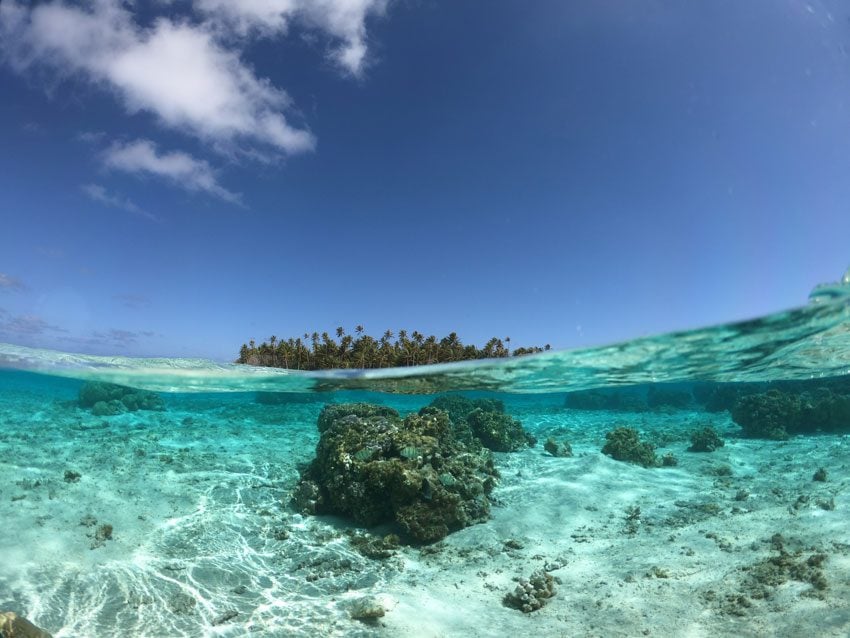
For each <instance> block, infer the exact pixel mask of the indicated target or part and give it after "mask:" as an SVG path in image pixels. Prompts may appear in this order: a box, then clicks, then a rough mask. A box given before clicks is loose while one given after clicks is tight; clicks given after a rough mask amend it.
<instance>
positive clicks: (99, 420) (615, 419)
mask: <svg viewBox="0 0 850 638" xmlns="http://www.w3.org/2000/svg"><path fill="white" fill-rule="evenodd" d="M846 290H847V288H846V286H841V285H836V286H833V287H824V288H821V289H819V290H818V291H816V292H817V294H816V295H814V297H813V301H812V303H810V304H809V305H807V306H806V307H804V308H801V309H797V310H793V311H790V312H787V313H782V314H777V315H774V316H770V317H765V318H762V319H758V320H755V321H749V322H745V323H738V324H733V325H727V326H720V327H713V328H709V329H704V330H697V331H693V332H686V333H678V334H671V335H664V336H660V337H652V338H644V339H636V340H634V341H630V342H627V343H622V344H617V345H615V346H610V347H603V348H595V349H589V350H581V351H572V352H555V353H546V354H542V355H539V356H534V357H528V358H521V359H514V360H502V361H486V362H477V363H464V364H453V365H441V366H432V367H421V368H412V369H396V370H381V371H337V372H325V373H293V372H286V371H279V370H270V369H257V368H247V367H243V366H231V365H219V364H214V363H211V362H206V361H197V360H172V359H155V360H154V359H151V360H131V359H122V358H118V357H114V358H101V357H89V356H80V355H71V354H65V353H58V352H49V351H40V350H31V349H27V348H22V347H17V346H13V345H0V362H2V366H0V521H2V532H0V533H2V537H0V539H1V540H0V552H1V553H0V557H1V558H2V565H3V567H2V570H0V609H10V610H14V611H16V612H19V613H21V614H23V615H25V616H27V617H28V618H29V619H31V620H32V621H34V622H35V623H36V624H38V625H39V626H41V627H43V628H44V629H46V630H48V631H50V632H51V633H52V634H53V635H54V636H68V637H72V636H73V637H79V636H83V637H85V636H96V637H101V636H103V637H105V636H122V637H125V636H174V637H176V636H192V637H195V636H245V635H251V636H254V635H256V636H434V637H436V636H496V635H509V634H510V633H512V632H534V633H536V634H537V635H541V636H639V635H656V636H725V635H736V636H799V635H817V636H847V635H850V496H848V487H850V473H848V472H849V471H850V436H848V434H846V433H843V432H841V431H837V432H832V433H818V434H812V433H806V434H800V435H797V436H792V437H791V438H789V439H788V440H785V441H773V440H764V439H750V438H743V437H742V436H741V428H740V426H739V425H738V424H737V423H735V422H734V421H733V419H732V418H731V416H730V413H729V411H726V410H723V411H716V412H710V411H708V410H707V408H706V406H705V405H704V404H703V403H701V402H700V401H699V400H698V397H699V396H702V395H704V394H705V392H702V394H701V389H702V390H705V388H707V387H710V386H707V385H706V383H707V382H713V383H723V384H729V383H737V384H750V385H748V386H736V387H751V388H755V389H758V390H765V389H768V388H770V387H781V388H787V387H791V386H789V384H788V382H791V381H793V382H801V381H807V382H808V383H810V384H815V386H817V385H819V384H827V385H830V387H835V388H839V390H840V391H843V390H841V389H842V388H844V387H845V385H844V384H843V379H842V377H843V376H844V375H847V374H848V372H850V321H848V318H850V317H848V312H850V309H848V304H847V299H848V297H847V294H846ZM848 378H850V377H848ZM91 380H99V381H107V382H113V383H120V384H125V385H128V386H132V387H136V388H143V389H148V390H153V391H157V392H161V393H162V395H161V396H162V398H163V401H164V407H165V409H164V410H163V411H144V410H142V411H137V412H127V413H123V414H118V415H114V416H97V415H95V414H93V413H92V411H91V410H90V409H87V408H84V407H81V406H80V405H79V404H78V401H77V399H78V393H79V391H80V388H81V387H82V385H83V383H84V382H86V381H91ZM653 387H654V388H656V389H657V388H664V389H667V390H670V389H672V390H676V391H680V392H681V391H684V392H686V393H689V395H690V396H692V397H695V398H692V399H691V400H689V401H688V403H687V404H685V405H678V406H673V405H660V406H658V405H656V406H654V407H653V406H645V405H644V406H643V407H641V409H639V410H633V409H623V408H622V407H616V406H601V407H599V408H598V409H593V410H588V409H576V408H575V407H569V403H568V402H566V401H565V394H566V393H568V392H574V391H579V390H587V389H591V388H596V389H600V388H601V389H603V390H604V391H606V392H612V391H613V390H615V389H617V390H618V391H621V392H627V393H629V394H630V395H633V396H638V397H640V398H642V399H645V397H646V396H647V393H648V392H650V390H651V388H653ZM813 387H814V386H813ZM263 391H274V392H279V393H284V394H282V395H281V396H282V397H283V398H282V399H280V400H278V401H277V402H276V403H274V404H269V403H264V402H258V401H257V394H256V393H257V392H263ZM446 391H464V392H466V393H469V394H470V396H487V397H497V398H499V399H501V400H503V401H504V403H505V407H506V411H507V412H508V413H510V414H511V415H512V416H514V417H515V418H517V419H519V420H520V421H521V422H522V424H523V426H524V427H525V428H526V429H527V430H528V431H529V432H531V433H532V434H534V435H535V436H536V437H537V438H538V439H539V440H540V442H541V443H538V445H537V446H535V447H532V448H527V449H524V450H521V451H518V452H512V453H494V455H493V456H494V459H495V464H496V467H497V468H498V470H499V472H500V474H501V478H500V480H499V482H498V484H497V486H496V487H495V489H494V491H493V492H492V494H491V501H492V511H491V516H490V518H489V520H487V521H486V522H483V523H479V524H476V525H472V526H469V527H466V528H463V529H461V530H459V531H456V532H454V533H452V534H450V535H449V536H448V537H446V538H445V539H444V540H442V541H441V542H439V543H436V544H429V545H417V544H411V545H403V546H402V547H400V548H398V549H397V550H395V551H393V552H392V555H391V556H389V557H387V558H369V557H367V556H364V555H363V554H362V553H360V552H358V551H357V549H356V547H355V544H354V543H353V542H352V540H353V536H352V534H355V535H357V534H361V533H362V532H361V531H360V528H358V527H357V526H356V525H354V524H353V523H352V522H351V521H350V520H347V519H345V518H341V517H334V516H310V515H303V514H300V513H298V512H296V511H295V510H294V509H293V508H292V507H291V506H290V505H289V496H290V494H291V492H292V490H293V489H294V487H295V486H296V483H297V482H298V479H299V475H300V472H301V469H302V468H303V464H305V463H307V462H309V461H310V460H311V459H312V458H313V457H314V455H315V451H316V444H317V442H318V440H319V432H318V430H317V427H316V421H317V418H318V415H319V412H320V411H321V409H322V407H323V406H324V405H325V404H326V403H339V402H349V401H366V402H371V403H381V404H385V405H389V406H392V407H394V408H395V409H397V410H398V411H399V412H401V413H402V414H406V413H410V412H415V411H417V410H419V409H420V408H421V407H423V406H425V405H427V404H428V403H429V402H430V401H431V400H432V399H433V395H434V394H436V393H440V392H446ZM621 425H623V426H629V427H633V428H635V429H637V430H638V431H639V432H640V433H641V435H642V437H644V438H645V439H647V440H649V441H651V442H653V443H654V444H655V445H656V446H657V451H658V453H659V455H663V454H666V453H672V454H673V455H674V456H675V457H676V458H677V459H678V465H676V466H675V467H653V468H644V467H641V466H638V465H634V464H629V463H624V462H621V461H616V460H614V459H612V458H610V457H609V456H606V455H604V454H602V453H601V452H600V450H601V448H602V446H603V444H604V443H605V440H606V439H605V434H606V432H608V431H609V430H611V429H612V428H613V427H616V426H621ZM706 425H711V426H712V427H714V428H715V429H716V430H717V431H718V432H719V433H720V434H721V435H722V436H723V438H724V439H725V441H726V444H725V446H724V447H722V448H720V449H718V450H716V451H714V452H711V453H694V452H688V451H687V448H688V446H689V445H690V434H691V432H693V431H694V430H695V429H699V428H702V427H705V426H706ZM848 426H850V424H848ZM844 432H850V427H848V428H847V429H846V430H844ZM547 437H554V438H556V439H557V440H559V441H561V440H566V441H569V443H570V444H571V445H572V448H573V453H574V454H573V456H571V457H565V458H556V457H553V456H551V455H549V454H546V453H545V452H544V451H543V446H542V442H543V441H544V440H545V439H546V438H547ZM820 468H823V469H825V470H826V473H827V476H828V480H826V481H814V480H813V474H814V472H815V471H816V470H818V469H820ZM66 472H75V473H78V474H79V477H78V478H74V475H73V474H69V475H67V476H66ZM104 524H109V525H111V526H112V535H111V538H98V536H97V534H98V530H99V529H100V528H101V526H102V525H104ZM392 531H396V530H395V529H394V528H393V527H392V526H383V527H381V528H379V529H376V530H368V531H366V532H365V533H369V534H376V535H383V534H387V533H389V532H392ZM777 534H778V535H781V538H780V537H777V536H776V535H777ZM813 556H815V558H812V557H813ZM817 556H823V558H817ZM538 569H540V570H545V571H546V572H547V573H549V574H551V575H552V576H553V577H556V578H557V580H558V581H559V582H558V584H557V586H556V588H557V593H556V595H555V596H554V597H552V598H551V599H548V601H547V604H546V606H545V607H543V608H542V609H540V610H537V611H534V612H532V613H528V614H525V613H522V612H520V611H517V610H515V609H512V608H510V607H507V606H505V605H503V604H502V601H503V598H504V596H505V595H506V594H507V593H509V592H511V591H513V590H514V588H515V587H516V580H515V579H517V578H519V577H527V576H528V575H529V574H530V573H532V572H533V571H535V570H538ZM821 581H823V582H821ZM821 585H822V586H821ZM364 597H366V598H368V599H369V600H370V601H371V603H372V604H376V605H379V606H380V607H381V608H382V609H383V610H384V612H385V613H384V615H383V617H381V618H378V619H373V620H369V619H359V620H358V619H356V618H353V617H352V611H351V610H352V605H355V604H356V603H357V602H358V601H359V600H361V599H363V598H364ZM355 615H356V614H355Z"/></svg>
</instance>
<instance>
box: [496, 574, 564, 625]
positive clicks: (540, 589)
mask: <svg viewBox="0 0 850 638" xmlns="http://www.w3.org/2000/svg"><path fill="white" fill-rule="evenodd" d="M556 593H557V591H556V589H555V578H554V577H553V576H552V574H547V573H546V572H544V571H542V570H537V571H535V572H534V573H532V574H531V576H529V577H528V578H527V579H526V578H521V579H520V581H519V584H518V585H517V586H516V589H514V590H513V592H511V593H509V594H506V595H505V597H504V598H503V599H502V603H503V604H504V605H505V606H506V607H511V608H513V609H519V610H520V611H521V612H523V613H525V614H528V613H531V612H532V611H537V610H538V609H540V608H541V607H543V606H544V605H545V604H546V603H548V602H549V599H550V598H552V597H553V596H554V595H555V594H556Z"/></svg>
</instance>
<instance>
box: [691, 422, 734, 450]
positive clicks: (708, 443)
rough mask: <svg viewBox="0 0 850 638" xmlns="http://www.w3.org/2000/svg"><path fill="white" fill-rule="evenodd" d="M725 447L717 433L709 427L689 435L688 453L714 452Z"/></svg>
mask: <svg viewBox="0 0 850 638" xmlns="http://www.w3.org/2000/svg"><path fill="white" fill-rule="evenodd" d="M724 445H725V443H724V442H723V439H722V438H721V437H720V435H719V434H718V433H717V431H716V430H715V429H714V428H713V427H711V426H710V425H707V426H705V427H704V428H702V429H701V430H696V431H694V432H692V433H691V446H690V447H689V448H688V452H714V451H715V450H717V449H719V448H722V447H723V446H724Z"/></svg>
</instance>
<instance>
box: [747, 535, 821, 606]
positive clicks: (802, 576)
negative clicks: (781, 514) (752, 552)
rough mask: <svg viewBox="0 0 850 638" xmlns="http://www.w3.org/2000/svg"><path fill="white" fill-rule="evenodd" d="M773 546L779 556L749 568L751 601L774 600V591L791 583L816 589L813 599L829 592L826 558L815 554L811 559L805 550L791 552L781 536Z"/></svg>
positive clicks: (775, 540)
mask: <svg viewBox="0 0 850 638" xmlns="http://www.w3.org/2000/svg"><path fill="white" fill-rule="evenodd" d="M771 546H772V548H773V550H774V551H775V552H776V554H775V555H774V556H771V557H769V558H766V559H764V560H762V561H759V562H757V563H755V564H754V565H751V566H750V567H749V568H747V571H748V578H747V579H746V581H745V582H744V588H745V593H746V594H748V595H749V596H750V597H751V598H756V599H767V598H770V597H771V595H772V593H773V590H774V589H775V588H776V587H778V586H779V585H782V584H783V583H785V582H787V581H789V580H795V581H798V582H802V583H808V584H809V585H811V586H812V589H811V590H810V591H809V592H808V595H809V596H812V597H815V598H818V597H820V596H821V595H822V593H821V592H823V590H825V589H827V587H828V586H829V583H828V582H827V580H826V577H825V576H824V573H823V569H822V568H823V563H824V562H825V561H826V558H827V556H826V554H822V553H818V552H814V553H811V554H810V555H809V556H808V557H804V556H803V550H802V549H797V550H794V551H789V550H788V548H787V547H786V540H785V539H784V538H783V537H782V535H781V534H774V535H773V537H772V538H771Z"/></svg>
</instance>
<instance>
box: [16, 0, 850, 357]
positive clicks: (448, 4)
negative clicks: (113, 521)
mask: <svg viewBox="0 0 850 638" xmlns="http://www.w3.org/2000/svg"><path fill="white" fill-rule="evenodd" d="M848 52H850V9H848V8H847V7H846V6H845V7H843V8H842V4H841V3H839V2H818V1H810V2H798V1H796V0H759V1H754V2H747V3H742V2H739V1H738V0H716V1H713V2H677V1H672V0H670V1H667V0H633V1H631V2H621V1H614V0H597V1H594V2H578V1H566V0H536V1H535V2H523V1H520V0H496V1H493V2H488V3H485V4H482V3H481V2H476V1H472V0H251V1H250V2H247V1H246V2H240V3H235V2H230V1H228V0H193V1H190V0H182V1H180V0H159V1H157V2H129V1H126V2H121V1H119V0H95V1H91V2H86V1H82V2H73V3H70V2H69V3H64V2H59V1H55V0H53V1H46V2H32V3H30V2H23V1H21V0H3V2H2V3H0V341H5V342H11V343H15V344H19V345H28V346H36V347H49V348H56V349H60V350H65V351H73V352H89V353H95V354H125V355H132V356H192V357H196V356H199V357H207V358H212V359H217V360H232V359H233V358H234V357H235V356H236V355H237V354H238V349H239V346H240V345H241V344H242V343H243V342H246V341H248V340H249V339H252V338H253V339H256V340H257V341H260V340H262V339H265V338H267V337H268V336H270V335H272V334H274V335H276V336H278V337H279V338H287V337H290V336H292V337H295V336H300V335H302V334H303V333H305V332H313V331H314V330H315V331H319V332H322V331H328V332H331V333H332V332H333V331H334V329H335V328H336V327H337V326H343V327H345V328H346V329H347V330H349V331H351V330H353V328H354V326H355V325H357V324H363V325H364V326H365V327H366V330H367V332H369V333H371V334H374V335H380V334H381V333H383V331H384V330H386V329H387V328H390V329H393V330H398V329H400V328H406V329H408V330H410V331H412V330H419V331H420V332H423V333H425V334H432V333H433V334H437V335H438V336H442V335H444V334H446V333H448V332H450V331H456V332H457V333H458V334H459V335H460V337H461V339H462V340H463V341H464V342H468V343H476V344H478V345H481V344H482V343H483V342H484V341H485V340H486V339H487V338H489V337H491V336H498V337H505V336H510V337H511V342H512V344H514V345H516V346H519V345H543V344H545V343H549V344H551V345H552V346H553V347H556V348H575V347H587V346H593V345H599V344H606V343H611V342H615V341H620V340H625V339H630V338H634V337H638V336H643V335H648V334H657V333H662V332H667V331H671V330H682V329H689V328H696V327H702V326H707V325H711V324H716V323H721V322H727V321H733V320H739V319H745V318H752V317H756V316H761V315H765V314H768V313H772V312H776V311H780V310H784V309H787V308H790V307H794V306H798V305H802V304H804V303H805V302H806V298H807V295H808V292H809V291H810V290H811V288H812V287H813V286H814V285H815V284H817V283H820V282H824V281H832V280H836V279H838V278H839V277H840V276H841V274H842V273H843V272H844V270H845V268H846V267H847V265H848V264H850V250H848V247H850V57H848Z"/></svg>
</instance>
